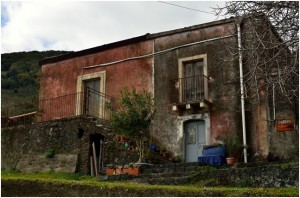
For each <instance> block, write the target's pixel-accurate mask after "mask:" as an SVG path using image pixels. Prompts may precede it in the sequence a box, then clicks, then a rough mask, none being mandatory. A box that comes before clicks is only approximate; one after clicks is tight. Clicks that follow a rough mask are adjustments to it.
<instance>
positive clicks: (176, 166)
mask: <svg viewBox="0 0 300 198" xmlns="http://www.w3.org/2000/svg"><path fill="white" fill-rule="evenodd" d="M198 167H199V164H198V163H168V164H156V165H153V166H143V167H142V173H144V174H150V173H172V172H191V171H196V170H197V169H198Z"/></svg>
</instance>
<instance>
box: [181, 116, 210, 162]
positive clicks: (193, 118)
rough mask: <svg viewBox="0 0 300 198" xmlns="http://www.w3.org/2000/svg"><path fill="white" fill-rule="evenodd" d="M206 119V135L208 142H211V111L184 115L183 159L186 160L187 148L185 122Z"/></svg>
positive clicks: (182, 132)
mask: <svg viewBox="0 0 300 198" xmlns="http://www.w3.org/2000/svg"><path fill="white" fill-rule="evenodd" d="M200 120H202V121H204V123H205V136H206V144H210V143H211V134H210V114H209V113H202V114H196V115H187V116H182V117H181V121H180V133H181V134H182V137H183V138H182V142H181V143H182V149H183V150H182V151H183V152H182V154H183V161H186V148H185V130H184V127H185V124H186V123H188V122H191V121H200Z"/></svg>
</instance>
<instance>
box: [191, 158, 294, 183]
mask: <svg viewBox="0 0 300 198" xmlns="http://www.w3.org/2000/svg"><path fill="white" fill-rule="evenodd" d="M192 180H193V181H201V180H202V181H206V185H207V186H210V185H211V186H215V185H221V186H238V187H298V186H299V163H290V164H288V163H285V164H269V165H268V164H264V165H257V164H252V166H249V165H248V166H242V167H238V165H235V166H233V167H231V168H229V169H220V170H207V171H201V172H199V173H197V174H195V175H193V177H192Z"/></svg>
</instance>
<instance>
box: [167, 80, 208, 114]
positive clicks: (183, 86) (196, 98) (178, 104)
mask: <svg viewBox="0 0 300 198" xmlns="http://www.w3.org/2000/svg"><path fill="white" fill-rule="evenodd" d="M171 103H172V110H173V111H175V112H177V113H179V114H180V115H181V114H182V113H183V112H184V111H186V110H190V111H192V113H197V112H199V111H205V110H207V109H208V108H209V105H210V104H211V102H209V100H208V78H207V76H204V75H197V76H190V77H185V78H179V79H176V80H172V81H171Z"/></svg>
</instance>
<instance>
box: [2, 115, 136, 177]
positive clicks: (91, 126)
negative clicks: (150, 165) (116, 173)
mask: <svg viewBox="0 0 300 198" xmlns="http://www.w3.org/2000/svg"><path fill="white" fill-rule="evenodd" d="M97 122H98V123H97V124H98V126H97V124H96V120H93V119H91V118H87V117H74V118H67V119H61V120H54V121H47V122H43V123H38V124H35V125H31V126H18V127H12V128H4V129H2V131H1V136H2V138H1V162H2V163H1V169H8V170H12V169H19V168H20V165H19V166H17V165H18V164H19V162H20V163H21V162H22V166H26V163H25V165H24V159H25V158H27V159H28V158H32V160H34V159H35V158H36V159H39V158H41V157H43V158H46V157H45V153H46V152H47V150H48V149H53V150H54V152H55V156H59V155H64V156H66V157H67V156H74V155H77V157H75V158H72V159H73V161H74V160H77V162H75V163H74V162H72V163H73V164H74V165H75V166H76V167H75V168H76V172H81V173H84V174H88V173H89V172H90V171H89V169H90V168H89V167H90V161H89V160H90V159H89V158H90V154H91V144H90V135H91V134H101V135H102V136H104V166H106V165H107V164H113V163H117V164H124V163H129V162H136V161H137V159H138V151H135V152H132V151H130V152H129V151H128V149H129V148H128V147H125V146H124V143H121V142H119V141H118V138H117V136H116V133H114V132H113V131H111V130H110V129H109V126H108V123H107V122H106V121H99V120H98V121H97ZM79 131H81V132H79ZM80 133H81V134H80ZM128 141H129V140H128ZM125 155H127V157H126V158H125ZM34 156H35V158H34ZM57 158H58V157H57ZM57 158H56V157H54V158H53V159H50V160H44V161H45V163H47V164H48V165H47V164H43V163H40V165H39V166H42V167H39V168H38V170H39V171H43V170H44V171H47V170H49V163H52V162H51V161H53V162H54V161H55V160H57ZM28 162H29V161H28ZM29 163H30V162H29ZM61 164H62V163H61ZM50 165H51V164H50ZM27 166H30V164H27ZM27 168H28V167H27ZM23 169H24V167H23ZM29 169H30V168H29ZM50 170H51V169H50ZM55 170H62V169H61V168H59V167H56V169H53V171H55Z"/></svg>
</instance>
